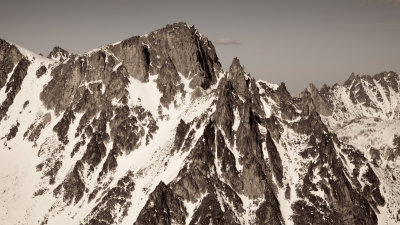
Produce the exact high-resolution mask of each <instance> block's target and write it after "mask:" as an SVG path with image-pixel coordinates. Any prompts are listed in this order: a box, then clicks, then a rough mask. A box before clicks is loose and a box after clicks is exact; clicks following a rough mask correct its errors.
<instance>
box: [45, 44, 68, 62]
mask: <svg viewBox="0 0 400 225" xmlns="http://www.w3.org/2000/svg"><path fill="white" fill-rule="evenodd" d="M68 57H69V52H68V51H66V50H64V49H62V48H61V47H59V46H55V47H54V48H53V50H51V52H50V53H49V55H48V56H47V58H49V59H53V60H56V61H64V60H65V59H67V58H68Z"/></svg>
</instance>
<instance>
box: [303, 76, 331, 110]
mask: <svg viewBox="0 0 400 225" xmlns="http://www.w3.org/2000/svg"><path fill="white" fill-rule="evenodd" d="M325 88H326V87H325ZM304 92H308V93H310V97H311V99H312V100H313V104H314V106H315V109H316V111H317V112H318V113H320V114H321V115H323V116H330V115H331V114H332V111H331V107H330V105H329V104H328V102H326V101H325V99H324V98H323V96H321V94H320V91H319V90H318V89H317V87H315V85H314V84H312V83H310V84H309V85H308V87H307V89H306V90H304V91H303V93H302V94H300V95H304Z"/></svg>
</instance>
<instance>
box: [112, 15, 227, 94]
mask: <svg viewBox="0 0 400 225" xmlns="http://www.w3.org/2000/svg"><path fill="white" fill-rule="evenodd" d="M109 49H110V50H111V51H112V52H113V53H114V54H115V55H116V57H117V58H119V59H120V60H121V62H122V64H123V65H124V66H125V67H126V68H127V70H128V72H129V74H130V75H131V76H132V77H134V78H136V79H138V80H140V81H142V82H147V81H148V77H149V76H151V75H156V74H159V73H160V69H161V67H162V66H163V64H164V62H165V61H166V60H169V58H170V60H171V61H172V63H173V65H174V66H175V68H176V70H177V72H179V73H181V74H182V75H183V76H184V77H186V78H189V79H191V82H190V87H191V88H193V89H194V88H196V87H202V88H203V89H207V88H208V87H209V86H210V85H211V84H214V83H215V82H216V80H217V79H216V76H217V75H216V74H217V73H219V72H221V64H220V62H219V60H218V57H217V55H216V53H215V48H214V45H213V44H212V43H211V42H210V41H209V40H208V39H207V38H205V37H204V36H202V35H200V33H199V32H198V31H197V29H195V28H194V26H188V25H187V24H185V23H174V24H171V25H167V26H166V27H164V28H161V29H159V30H156V31H153V32H151V33H149V34H146V35H144V36H135V37H132V38H128V39H126V40H124V41H122V42H121V43H118V44H115V45H113V46H110V47H109Z"/></svg>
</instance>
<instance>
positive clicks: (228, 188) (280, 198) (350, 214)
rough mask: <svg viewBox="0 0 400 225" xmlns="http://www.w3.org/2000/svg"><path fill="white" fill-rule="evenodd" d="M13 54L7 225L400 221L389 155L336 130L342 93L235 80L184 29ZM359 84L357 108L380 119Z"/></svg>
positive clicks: (5, 143) (4, 132)
mask: <svg viewBox="0 0 400 225" xmlns="http://www.w3.org/2000/svg"><path fill="white" fill-rule="evenodd" d="M0 44H1V45H0V82H2V83H0V84H2V86H0V92H1V93H2V95H1V96H0V100H1V104H2V106H1V108H0V109H1V111H0V112H1V114H0V116H1V117H0V118H1V119H2V120H1V121H0V124H1V129H0V138H1V140H0V149H2V150H0V159H1V160H3V161H0V164H1V165H9V164H7V163H6V161H5V160H11V159H12V160H13V162H14V164H13V165H9V166H7V167H5V168H4V169H3V167H2V170H0V175H1V176H0V179H1V180H0V183H1V185H0V191H1V192H2V193H3V194H2V195H1V196H0V202H1V203H2V204H1V205H0V206H1V207H2V208H1V210H0V211H1V213H0V220H1V223H5V224H16V223H28V224H36V223H37V224H91V225H92V224H93V225H94V224H104V225H111V224H204V225H205V224H378V223H382V221H386V222H388V221H389V222H393V221H395V220H385V216H387V214H384V213H386V211H384V212H383V211H382V209H383V208H384V207H386V206H387V205H388V204H390V205H391V206H393V207H391V208H390V209H394V207H395V205H396V202H393V201H391V200H390V199H387V196H388V195H387V194H386V193H382V190H383V188H382V186H383V185H386V184H387V183H386V180H384V181H383V182H382V180H381V178H382V174H381V171H380V170H378V173H377V172H376V171H377V170H376V168H378V167H377V166H376V165H375V164H377V163H378V162H379V160H382V159H383V158H385V157H383V156H381V155H380V154H379V152H377V151H371V152H373V153H374V154H373V155H374V160H370V158H369V154H366V153H365V152H363V151H361V150H360V149H359V148H357V146H356V147H354V146H352V145H350V144H351V143H349V142H346V141H345V140H344V139H343V138H342V136H340V135H339V136H338V135H337V134H336V133H333V132H332V127H331V126H326V125H327V124H326V121H327V120H329V119H331V118H333V119H336V120H338V121H339V119H340V122H343V121H344V120H342V119H343V118H350V117H345V116H343V117H339V115H345V114H340V108H338V107H337V106H336V105H335V104H336V102H334V101H333V100H332V99H333V97H332V96H336V95H337V94H336V92H335V90H339V89H340V88H339V87H336V86H335V87H333V88H329V87H324V88H323V90H320V91H319V90H317V89H316V88H315V87H314V86H312V85H311V86H310V87H309V88H308V89H307V90H305V91H304V92H303V93H302V94H301V96H300V97H298V98H293V97H292V96H291V95H290V93H289V92H288V91H287V89H286V86H285V84H284V83H282V84H281V85H274V84H270V83H267V82H264V81H256V80H255V79H254V78H253V77H251V76H250V75H249V74H247V73H246V72H245V70H244V68H243V66H242V65H241V64H240V61H239V60H238V59H237V58H235V59H233V62H232V65H231V66H230V68H229V71H227V72H224V71H223V70H222V68H221V65H220V63H219V61H218V57H217V55H216V53H215V48H214V46H213V45H212V43H211V42H210V41H209V40H208V39H207V38H206V37H204V36H202V35H201V34H199V32H198V31H197V30H196V29H195V28H194V27H193V26H188V25H186V24H184V23H176V24H172V25H167V26H166V27H164V28H161V29H159V30H156V31H154V32H151V33H149V34H147V35H144V36H135V37H132V38H129V39H126V40H124V41H122V42H118V43H114V44H110V45H107V46H103V47H101V48H99V49H95V50H93V51H90V52H88V53H84V54H80V55H75V54H71V55H69V54H68V53H67V52H66V51H64V50H62V49H59V48H55V49H54V50H53V52H52V53H50V55H49V58H44V57H41V56H39V55H36V54H34V53H30V52H29V51H28V50H25V49H22V48H20V47H16V46H14V45H12V44H9V43H7V42H5V41H1V42H0ZM381 76H382V77H381ZM352 79H353V80H354V79H356V78H355V77H353V78H352ZM360 79H361V78H360ZM374 79H375V80H376V82H375V80H374ZM372 80H373V82H374V84H375V83H379V82H381V83H382V82H386V81H390V82H397V81H398V78H396V77H393V76H392V75H389V74H384V75H376V78H375V76H374V78H372ZM360 82H361V81H360ZM363 82H364V81H362V82H361V84H364V83H363ZM365 82H366V81H365ZM347 83H349V82H347ZM354 85H356V84H355V83H354V82H350V84H348V85H347V86H346V88H347V89H349V90H353V91H352V92H354V94H349V99H353V100H354V101H355V102H364V103H365V104H364V105H363V106H362V107H369V108H371V109H372V108H374V105H373V104H372V103H370V104H367V103H366V102H367V100H368V98H367V97H366V96H363V95H362V94H361V92H360V91H355V90H363V91H364V92H365V93H369V94H370V92H369V91H366V90H367V89H366V88H365V87H364V86H362V87H363V89H361V86H360V85H358V86H357V87H356V86H354ZM380 85H381V86H382V85H383V84H380ZM353 86H354V87H353ZM387 87H388V90H389V92H390V93H392V92H391V91H392V90H393V91H395V88H396V87H397V88H398V86H396V85H392V86H390V85H387ZM347 89H346V90H347ZM368 90H369V89H368ZM377 90H381V88H379V89H377ZM396 90H397V91H398V89H396ZM346 93H347V92H346ZM390 93H389V95H386V99H387V98H388V97H387V96H390V98H391V99H392V96H393V95H392V94H390ZM2 96H3V97H2ZM351 96H353V97H351ZM368 97H369V99H371V98H372V95H368ZM382 98H383V97H382ZM353 100H351V101H353ZM384 101H385V102H386V100H384ZM393 101H394V100H393ZM375 105H376V104H375ZM375 108H376V107H375ZM375 108H374V109H375ZM376 110H378V111H379V108H377V109H376ZM385 110H387V108H385ZM381 111H382V110H381ZM368 112H369V111H368ZM379 112H380V111H379ZM382 112H383V111H382ZM384 112H386V111H384ZM346 115H347V114H346ZM351 115H353V114H351ZM382 115H383V114H382ZM385 115H386V114H385ZM388 115H389V114H388ZM390 115H392V114H390ZM328 125H329V124H328ZM398 139H399V138H397V137H396V138H395V139H394V141H393V143H394V144H393V148H394V149H395V150H394V151H392V153H393V154H392V155H393V157H397V156H396V155H398V154H397V153H398V152H399V150H398V146H399V144H398ZM391 141H392V140H391ZM371 155H372V154H371ZM396 177H397V174H396ZM384 179H386V178H384ZM385 187H386V186H385ZM390 190H391V191H393V193H395V191H396V189H390ZM392 196H393V195H392ZM38 206H40V207H38ZM392 212H394V211H392ZM390 215H391V216H392V217H393V218H395V217H396V216H397V215H395V213H392V214H390ZM382 218H383V219H382Z"/></svg>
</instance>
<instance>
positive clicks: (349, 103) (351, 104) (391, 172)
mask: <svg viewBox="0 0 400 225" xmlns="http://www.w3.org/2000/svg"><path fill="white" fill-rule="evenodd" d="M399 88H400V79H399V75H398V74H396V73H395V72H393V71H390V72H383V73H379V74H376V75H374V76H369V75H363V76H359V75H357V76H355V75H354V74H352V75H351V76H350V78H349V79H348V80H347V81H346V82H344V84H343V85H338V84H335V85H334V86H333V87H328V86H326V85H324V86H323V87H322V88H321V90H317V89H316V88H315V86H314V85H312V84H311V85H310V86H309V87H308V88H307V89H306V90H305V91H304V92H303V93H302V94H301V95H303V94H308V95H311V96H312V99H313V102H314V103H315V105H316V110H317V112H319V113H320V115H321V117H322V121H323V122H324V123H325V124H326V125H327V127H328V128H329V129H330V131H331V132H334V133H336V134H337V136H338V138H339V139H340V140H341V141H342V142H343V143H347V144H350V145H352V146H354V147H355V148H356V149H358V150H359V151H360V152H361V153H362V154H363V155H364V157H365V158H366V160H367V161H368V162H369V164H370V166H371V168H372V169H373V170H374V171H375V173H376V174H377V176H378V178H379V180H380V183H381V190H382V194H383V196H384V198H385V199H386V204H385V206H384V207H383V208H382V209H381V210H380V211H381V214H380V215H381V216H380V217H379V222H380V224H400V208H399V206H400V198H399V196H400V180H399V179H398V178H399V177H400V166H399V165H400V157H399V156H400V91H399Z"/></svg>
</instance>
